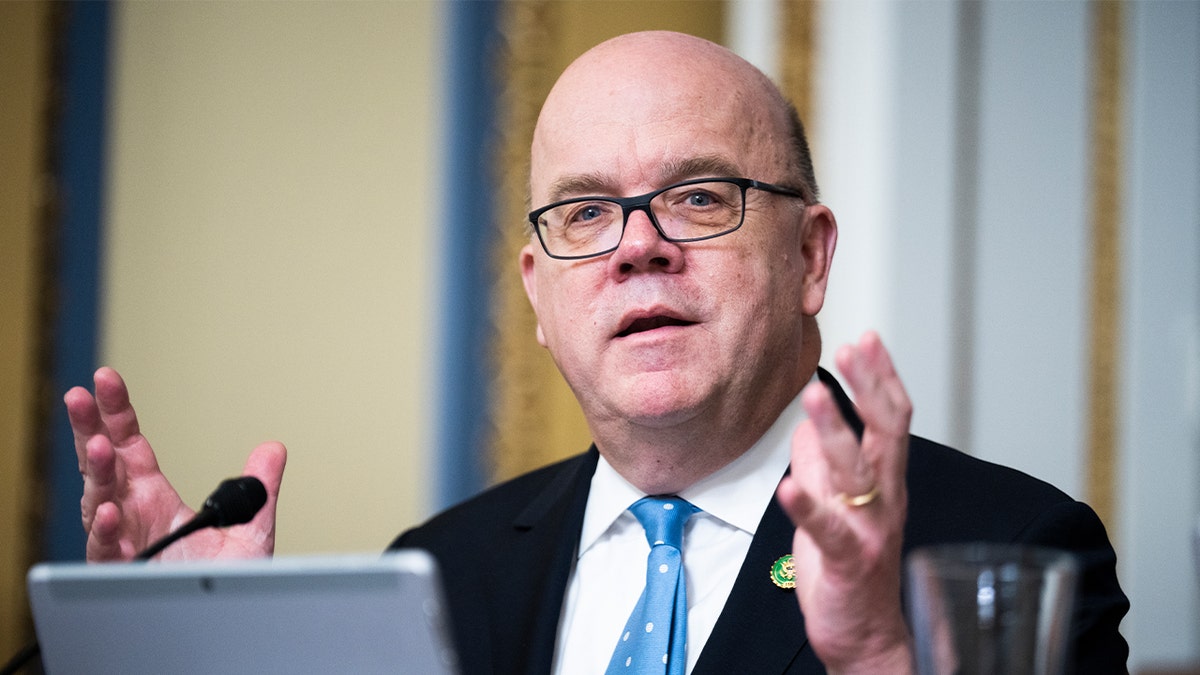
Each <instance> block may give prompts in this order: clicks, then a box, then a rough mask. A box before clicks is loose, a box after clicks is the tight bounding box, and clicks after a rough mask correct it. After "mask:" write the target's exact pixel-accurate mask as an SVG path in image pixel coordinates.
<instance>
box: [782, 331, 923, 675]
mask: <svg viewBox="0 0 1200 675" xmlns="http://www.w3.org/2000/svg"><path fill="white" fill-rule="evenodd" d="M835 360H836V362H837V367H838V370H839V371H840V372H841V373H842V376H843V377H844V378H845V381H846V382H847V383H848V384H849V386H850V388H851V390H852V391H853V392H854V393H855V399H856V404H857V406H858V409H859V412H860V414H861V416H862V419H863V423H864V432H863V435H862V440H861V442H860V441H859V439H858V438H857V437H856V436H855V434H854V431H853V430H852V429H851V428H850V427H849V426H848V425H847V424H846V422H845V420H844V419H843V418H842V416H841V414H840V413H839V411H838V408H837V403H836V402H835V401H834V400H833V397H832V395H831V393H830V392H829V390H828V389H827V388H826V387H825V385H823V384H821V383H819V382H818V383H813V384H810V385H809V386H808V387H807V388H806V389H805V391H804V392H803V394H802V399H801V400H802V402H803V405H804V408H805V410H806V411H808V416H809V419H808V420H807V421H805V422H804V423H803V424H801V425H800V426H799V427H798V428H797V429H796V432H795V434H794V435H793V437H792V469H791V473H790V474H789V475H788V476H787V477H786V478H785V479H784V480H783V481H782V482H781V483H780V485H779V490H778V493H777V496H778V499H779V503H780V505H781V506H782V507H783V509H784V511H786V512H787V513H788V515H789V516H790V517H791V519H792V522H793V523H795V525H796V535H795V538H794V540H793V551H792V555H793V557H794V559H795V565H796V595H797V600H798V601H799V602H800V609H801V611H803V612H804V623H805V631H806V632H807V633H808V637H809V640H810V641H811V643H812V645H813V648H814V649H815V650H816V652H817V655H818V656H820V657H821V660H822V661H823V662H824V663H825V666H826V668H828V669H829V671H830V672H833V673H850V672H875V673H880V672H886V673H904V672H908V671H909V670H910V669H911V663H912V660H911V652H910V647H909V638H908V629H907V626H906V624H905V622H904V615H903V610H902V609H901V603H900V584H901V543H902V540H903V536H904V520H905V515H906V512H907V504H908V497H907V490H906V487H905V482H904V481H905V476H904V472H905V467H906V465H907V461H908V429H909V422H910V420H911V417H912V405H911V403H910V402H909V399H908V395H907V394H906V393H905V391H904V386H903V385H902V384H901V382H900V378H899V377H898V376H897V375H896V371H895V368H894V367H893V366H892V362H891V358H890V357H889V356H888V353H887V350H886V349H884V347H883V344H882V343H881V342H880V341H879V336H878V335H876V334H875V333H867V334H865V335H864V336H863V337H862V338H861V339H860V340H859V343H858V344H857V345H847V346H845V347H842V348H841V349H839V350H838V352H837V355H836V359H835Z"/></svg>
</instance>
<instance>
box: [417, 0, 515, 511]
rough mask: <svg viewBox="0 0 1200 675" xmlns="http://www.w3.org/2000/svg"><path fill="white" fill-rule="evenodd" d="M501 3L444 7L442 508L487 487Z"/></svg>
mask: <svg viewBox="0 0 1200 675" xmlns="http://www.w3.org/2000/svg"><path fill="white" fill-rule="evenodd" d="M502 4H503V3H502V2H498V1H488V2H450V3H446V5H445V11H446V12H447V17H446V19H447V21H446V36H447V38H446V42H445V49H446V58H445V64H446V66H445V67H446V70H445V78H444V81H445V87H446V89H445V101H446V106H447V110H446V115H445V116H444V119H445V127H444V128H445V131H444V134H445V137H444V138H445V140H444V146H443V147H444V151H445V153H446V155H445V157H446V162H445V175H444V176H443V180H442V185H443V189H442V194H443V195H444V196H443V203H442V207H441V212H442V222H443V223H444V229H443V238H442V241H441V250H442V252H443V253H442V259H443V260H444V264H443V266H442V270H443V271H442V283H441V288H442V298H441V302H440V303H439V305H440V307H441V313H442V314H441V316H442V322H443V323H442V340H441V342H440V345H441V354H440V359H439V361H440V368H439V378H438V381H439V386H440V400H439V405H438V410H439V411H440V412H439V419H438V420H437V443H436V446H435V447H436V451H435V454H436V457H437V471H438V490H437V495H436V503H435V504H434V506H435V507H436V508H438V509H442V508H445V507H446V506H449V505H452V504H455V503H457V502H459V501H462V500H463V499H465V498H466V497H469V496H470V495H472V494H474V493H476V492H478V491H479V490H480V489H481V488H482V487H483V486H484V484H485V482H486V479H485V476H486V473H487V472H486V470H485V452H486V447H487V429H488V418H487V410H488V406H487V392H488V377H487V373H488V368H489V366H488V349H487V341H488V336H489V324H490V319H491V303H490V298H491V289H490V270H491V267H492V260H491V250H492V247H493V243H494V240H495V225H496V222H495V209H494V205H495V199H494V194H495V184H494V181H493V169H494V166H495V162H494V157H495V152H494V151H495V148H496V123H495V120H496V115H497V104H496V101H497V97H498V84H497V81H496V75H495V72H494V69H495V66H494V64H493V61H492V57H493V56H494V54H496V53H497V45H498V39H499V21H500V11H501V7H502Z"/></svg>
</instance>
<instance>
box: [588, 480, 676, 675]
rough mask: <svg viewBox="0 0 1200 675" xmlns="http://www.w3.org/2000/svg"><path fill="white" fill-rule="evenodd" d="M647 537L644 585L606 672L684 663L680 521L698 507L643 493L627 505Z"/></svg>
mask: <svg viewBox="0 0 1200 675" xmlns="http://www.w3.org/2000/svg"><path fill="white" fill-rule="evenodd" d="M629 510H630V511H631V512H632V513H633V515H634V516H636V517H637V519H638V521H639V522H640V523H641V524H642V527H644V528H646V540H647V541H648V542H650V555H649V557H648V558H647V560H646V588H645V590H644V591H642V597H641V598H640V599H639V600H638V603H637V606H636V607H634V608H633V613H632V614H630V615H629V621H627V622H626V623H625V630H624V631H622V632H621V637H620V639H618V640H617V648H616V649H615V650H614V651H613V655H612V660H611V661H609V663H608V670H607V671H606V675H616V674H618V673H627V674H630V675H632V674H634V673H636V674H638V675H647V674H649V673H656V674H659V675H661V674H663V673H669V674H670V675H683V673H684V670H685V669H686V668H687V582H686V581H685V580H684V576H683V555H682V554H681V553H680V548H681V547H682V546H683V526H684V525H685V524H687V521H688V518H691V517H692V514H693V513H696V512H697V511H699V509H697V508H696V507H695V506H692V505H691V504H689V503H687V502H686V501H684V500H682V499H680V498H679V497H643V498H642V499H639V500H638V501H637V502H635V503H634V504H633V506H630V507H629Z"/></svg>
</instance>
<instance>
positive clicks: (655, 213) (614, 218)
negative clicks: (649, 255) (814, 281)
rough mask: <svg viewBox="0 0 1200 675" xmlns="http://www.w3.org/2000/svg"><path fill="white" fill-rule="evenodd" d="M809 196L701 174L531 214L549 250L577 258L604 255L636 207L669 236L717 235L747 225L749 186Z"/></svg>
mask: <svg viewBox="0 0 1200 675" xmlns="http://www.w3.org/2000/svg"><path fill="white" fill-rule="evenodd" d="M749 188H754V189H757V190H763V191H766V192H771V193H775V194H781V195H785V196H789V197H796V198H800V199H803V198H804V197H803V195H801V194H800V192H799V191H797V190H792V189H791V188H786V187H782V186H779V185H772V184H770V183H764V182H762V181H756V180H751V179H749V178H696V179H693V180H688V181H684V182H682V183H676V184H674V185H669V186H667V187H665V188H662V189H660V190H655V191H654V192H648V193H646V194H644V195H638V196H635V197H574V198H571V199H565V200H563V201H559V202H554V203H553V204H550V205H548V206H544V207H542V208H540V209H537V210H536V211H534V212H532V213H530V214H529V222H530V223H531V224H532V225H533V227H534V230H535V231H536V232H537V236H538V240H539V241H540V242H541V244H542V248H543V249H544V250H545V251H546V254H547V255H549V256H550V257H552V258H560V259H564V260H575V259H579V258H590V257H593V256H598V255H604V254H605V253H609V252H611V251H613V250H616V248H617V246H618V245H620V243H621V237H622V236H623V235H624V233H625V224H626V223H627V222H628V220H629V215H630V214H631V213H632V212H634V211H644V212H645V213H646V214H648V215H649V217H650V222H651V224H653V225H654V228H655V229H656V230H658V234H659V235H660V236H661V237H662V238H663V239H666V240H667V241H672V242H687V241H701V240H703V239H712V238H713V237H719V236H721V235H724V234H729V233H730V232H733V231H734V230H737V229H738V228H739V227H741V226H742V221H743V220H744V219H745V216H746V190H747V189H749Z"/></svg>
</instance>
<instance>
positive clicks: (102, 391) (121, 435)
mask: <svg viewBox="0 0 1200 675" xmlns="http://www.w3.org/2000/svg"><path fill="white" fill-rule="evenodd" d="M95 382H96V405H97V407H98V408H99V410H100V419H101V421H102V422H103V423H104V427H105V428H106V429H108V434H109V437H110V438H112V442H113V444H114V445H116V446H117V447H121V446H124V445H126V444H127V443H129V441H130V439H132V438H134V437H137V436H140V435H141V430H140V428H139V426H138V420H137V413H135V412H134V410H133V404H131V403H130V402H129V389H128V388H127V387H126V386H125V380H123V379H121V375H120V374H119V373H117V371H115V370H113V369H112V368H101V369H99V370H97V371H96V376H95Z"/></svg>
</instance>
